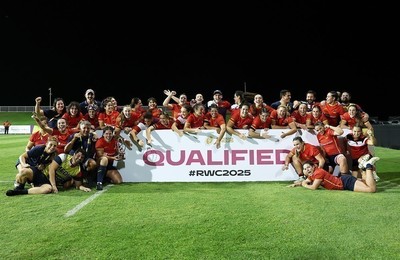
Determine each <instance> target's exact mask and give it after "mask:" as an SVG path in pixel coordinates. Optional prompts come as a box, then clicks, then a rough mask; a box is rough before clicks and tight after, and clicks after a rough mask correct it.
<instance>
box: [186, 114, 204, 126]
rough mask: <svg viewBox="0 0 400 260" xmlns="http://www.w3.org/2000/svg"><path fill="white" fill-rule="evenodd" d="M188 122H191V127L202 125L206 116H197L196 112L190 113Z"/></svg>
mask: <svg viewBox="0 0 400 260" xmlns="http://www.w3.org/2000/svg"><path fill="white" fill-rule="evenodd" d="M186 123H189V125H190V127H191V128H197V127H202V126H203V124H204V116H203V115H201V116H196V115H195V114H190V115H189V117H188V119H187V120H186Z"/></svg>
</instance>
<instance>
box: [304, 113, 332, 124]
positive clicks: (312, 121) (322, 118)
mask: <svg viewBox="0 0 400 260" xmlns="http://www.w3.org/2000/svg"><path fill="white" fill-rule="evenodd" d="M306 122H310V124H311V125H315V123H317V122H322V123H324V124H325V122H326V123H328V119H327V118H326V116H325V115H324V114H321V115H320V116H319V117H314V116H313V115H312V114H308V115H307V121H306Z"/></svg>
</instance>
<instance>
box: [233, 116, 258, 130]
mask: <svg viewBox="0 0 400 260" xmlns="http://www.w3.org/2000/svg"><path fill="white" fill-rule="evenodd" d="M229 121H230V122H232V123H233V127H232V128H234V129H249V128H250V126H251V124H252V123H253V116H252V115H251V114H247V116H246V117H245V118H243V117H241V116H240V113H234V114H233V115H231V118H229Z"/></svg>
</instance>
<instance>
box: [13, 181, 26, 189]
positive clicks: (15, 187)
mask: <svg viewBox="0 0 400 260" xmlns="http://www.w3.org/2000/svg"><path fill="white" fill-rule="evenodd" d="M23 189H25V183H18V182H17V181H15V182H14V190H23Z"/></svg>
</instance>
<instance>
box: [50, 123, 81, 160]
mask: <svg viewBox="0 0 400 260" xmlns="http://www.w3.org/2000/svg"><path fill="white" fill-rule="evenodd" d="M73 133H75V132H74V131H72V130H71V129H69V128H67V130H66V131H65V133H61V132H60V131H59V130H58V129H57V128H54V129H53V133H52V136H56V137H57V138H58V145H57V153H58V154H62V153H64V147H65V146H66V145H67V143H68V138H69V136H70V135H71V134H73Z"/></svg>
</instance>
